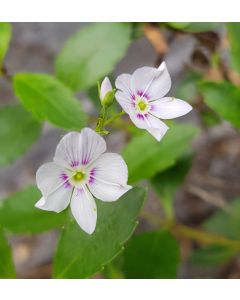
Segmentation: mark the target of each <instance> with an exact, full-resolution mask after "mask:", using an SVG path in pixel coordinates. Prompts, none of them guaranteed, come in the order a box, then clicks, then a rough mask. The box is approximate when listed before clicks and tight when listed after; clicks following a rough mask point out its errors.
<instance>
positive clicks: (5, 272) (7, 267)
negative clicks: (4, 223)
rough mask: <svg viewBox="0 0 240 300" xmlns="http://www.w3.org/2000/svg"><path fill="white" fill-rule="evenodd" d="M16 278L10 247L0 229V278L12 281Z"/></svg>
mask: <svg viewBox="0 0 240 300" xmlns="http://www.w3.org/2000/svg"><path fill="white" fill-rule="evenodd" d="M15 277H16V273H15V269H14V265H13V260H12V253H11V248H10V245H9V243H8V241H7V239H6V237H5V235H4V232H3V230H2V229H1V228H0V278H1V279H13V278H15Z"/></svg>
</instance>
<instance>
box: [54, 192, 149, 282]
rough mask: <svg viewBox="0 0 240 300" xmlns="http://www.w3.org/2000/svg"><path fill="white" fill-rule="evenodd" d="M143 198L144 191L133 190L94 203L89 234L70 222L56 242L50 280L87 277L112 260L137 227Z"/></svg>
mask: <svg viewBox="0 0 240 300" xmlns="http://www.w3.org/2000/svg"><path fill="white" fill-rule="evenodd" d="M144 198H145V190H144V189H142V188H133V189H132V190H130V191H129V192H128V193H127V194H125V195H124V196H122V197H121V198H120V199H119V200H118V201H116V202H112V203H106V202H102V201H97V209H98V220H97V227H96V230H95V232H94V233H93V234H92V235H88V234H86V233H85V232H83V231H82V230H81V229H80V227H79V226H78V225H77V224H76V223H75V222H73V223H71V224H70V225H69V227H67V228H66V230H64V231H63V232H62V236H61V238H60V241H59V245H58V249H57V253H56V256H55V260H54V277H55V278H87V277H90V276H92V275H94V274H95V273H96V272H98V271H100V270H101V269H102V268H103V267H104V265H105V264H107V263H109V262H110V261H111V260H112V259H113V258H114V257H116V255H118V254H119V253H120V252H121V251H122V247H123V244H124V243H125V242H126V241H127V240H128V239H129V237H130V236H131V235H132V233H133V231H134V229H135V227H136V225H137V223H136V218H137V215H138V213H139V211H140V209H141V207H142V205H143V202H144Z"/></svg>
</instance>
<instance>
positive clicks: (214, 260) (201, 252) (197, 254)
mask: <svg viewBox="0 0 240 300" xmlns="http://www.w3.org/2000/svg"><path fill="white" fill-rule="evenodd" d="M236 253H237V252H236V250H233V249H230V248H226V247H222V246H207V247H204V248H200V249H197V250H195V251H194V252H193V253H192V255H191V256H190V260H189V262H190V263H192V264H195V265H204V266H218V265H221V264H223V263H225V262H227V261H228V260H229V259H230V258H231V257H232V256H234V255H236Z"/></svg>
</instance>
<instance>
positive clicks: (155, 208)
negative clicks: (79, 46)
mask: <svg viewBox="0 0 240 300" xmlns="http://www.w3.org/2000/svg"><path fill="white" fill-rule="evenodd" d="M179 24H180V23H169V24H163V23H162V24H161V23H160V24H137V23H135V24H133V26H134V31H133V42H132V43H131V46H130V47H129V49H128V51H127V53H126V55H125V57H124V58H123V59H122V60H121V61H120V62H119V63H118V64H117V65H116V68H115V70H114V72H113V74H112V75H111V76H112V78H116V76H117V75H119V74H121V73H132V72H133V71H134V70H135V69H136V68H139V67H141V66H158V65H159V63H160V62H161V61H163V60H165V61H166V64H167V67H168V69H169V72H170V74H171V77H172V82H173V86H172V89H171V95H174V96H176V97H179V98H181V99H183V100H186V101H189V102H190V103H191V104H192V105H193V107H194V110H193V111H192V112H191V113H190V114H189V115H187V116H185V117H182V118H180V120H179V122H188V123H190V124H194V125H196V126H198V127H199V128H200V129H201V133H200V134H199V135H198V137H197V138H196V139H195V140H194V142H193V148H194V151H195V153H196V155H195V156H194V159H193V163H192V165H191V168H190V170H189V172H188V173H187V175H186V177H185V178H184V180H183V183H182V185H181V186H180V188H178V190H177V193H176V194H175V196H174V211H175V215H176V219H177V221H178V222H179V223H181V224H185V225H187V226H190V227H192V228H199V227H200V226H201V225H202V224H203V223H204V222H205V221H206V220H207V219H208V218H209V217H211V216H212V215H213V214H214V213H216V211H218V210H219V209H222V208H224V207H226V205H227V204H228V203H229V202H231V201H232V200H233V199H235V198H237V197H238V196H239V195H240V184H239V182H240V135H239V132H238V131H237V130H236V129H235V128H234V127H233V126H232V125H231V124H230V123H229V122H227V121H224V120H222V119H220V118H219V117H218V116H217V115H216V114H215V113H214V112H213V111H212V110H211V109H209V108H208V107H207V106H206V104H204V102H203V99H202V95H201V94H200V93H199V91H198V90H197V81H198V80H199V79H200V78H202V79H207V80H211V81H214V82H218V81H221V80H223V79H225V80H227V81H229V82H231V83H232V84H234V85H236V86H238V85H239V84H240V76H239V75H238V74H237V73H236V72H235V71H233V70H232V68H231V67H230V50H229V49H230V46H229V38H228V36H227V30H226V26H225V24H223V23H200V25H199V28H197V25H195V27H194V26H193V28H190V27H189V26H187V25H186V26H185V27H184V26H183V23H181V24H182V25H181V24H180V25H179ZM187 24H189V23H187ZM191 24H194V23H191ZM86 25H87V24H85V23H13V24H12V29H13V36H12V40H11V43H10V48H9V51H8V54H7V57H6V60H5V66H6V68H7V72H8V73H9V74H14V73H16V72H22V71H30V72H44V73H53V72H54V59H55V57H56V55H57V54H58V53H59V51H60V50H61V49H62V48H63V46H64V43H65V42H66V40H67V39H68V38H69V37H70V36H71V35H73V34H74V33H75V32H77V31H79V30H80V29H81V28H82V27H84V26H86ZM216 62H217V63H216ZM78 97H79V99H81V102H82V103H83V107H84V110H85V111H86V112H87V113H88V114H89V115H91V116H96V114H97V110H96V108H95V105H94V101H93V100H92V99H91V93H87V92H86V93H79V94H78ZM16 102H17V100H16V98H15V96H14V94H13V92H12V87H11V83H10V82H9V81H8V79H7V78H6V77H1V78H0V104H1V105H6V104H10V103H16ZM63 133H64V131H63V130H61V129H57V128H54V127H53V126H51V125H50V124H48V123H47V124H44V128H43V132H42V135H41V138H40V139H39V140H38V141H37V142H36V143H35V144H34V145H33V146H32V147H31V148H30V150H29V151H28V152H27V153H26V154H25V155H23V156H22V157H21V158H19V159H18V160H17V161H16V162H14V163H13V164H11V165H10V166H7V167H1V168H0V198H1V199H4V198H5V197H7V196H8V195H9V194H11V193H13V192H16V191H18V190H21V189H23V188H24V187H25V186H28V185H29V184H35V173H36V170H37V169H38V168H39V166H40V165H42V164H43V163H44V162H48V161H51V160H52V158H53V155H54V152H55V147H56V145H57V143H58V141H59V140H60V138H61V136H62V135H63ZM107 143H108V149H109V150H110V151H114V152H120V151H121V149H122V148H123V145H124V144H125V143H126V137H125V134H124V133H123V132H121V131H117V130H116V131H115V132H114V134H111V135H110V136H108V137H107ZM0 144H1V142H0ZM0 147H1V145H0ZM144 211H145V212H151V213H152V212H153V213H154V214H155V215H156V216H161V215H162V214H163V211H162V206H161V203H160V201H159V199H158V196H157V194H156V192H155V191H154V189H153V188H150V189H149V193H148V199H147V201H146V202H145V207H144ZM238 221H239V222H238V223H236V224H235V225H234V226H236V227H237V226H238V228H239V231H238V232H239V233H240V217H239V219H238ZM219 226H221V225H219ZM154 228H155V227H154V224H150V223H149V222H148V221H147V220H146V218H144V216H142V217H140V224H139V226H138V228H137V232H142V231H145V230H148V229H154ZM57 238H58V232H57V231H50V232H47V233H44V234H38V235H34V236H33V235H32V236H31V235H17V236H15V235H14V236H12V235H11V236H9V239H10V243H11V245H12V249H13V257H14V262H15V266H16V270H17V276H18V278H50V277H51V269H52V257H53V254H54V249H55V246H56V242H57ZM239 238H240V235H239ZM179 239H180V245H181V258H182V259H181V264H180V266H179V268H178V276H177V277H178V278H240V257H239V256H238V255H237V254H236V253H235V254H234V255H230V256H229V257H228V258H227V259H225V260H224V259H223V260H221V259H219V260H217V259H218V258H219V255H220V256H221V253H220V254H219V252H218V251H216V252H215V250H214V249H210V250H209V251H208V250H207V251H206V253H202V252H201V253H200V254H199V253H197V254H196V255H195V256H194V257H192V253H193V252H194V251H196V250H198V249H199V248H201V246H202V244H201V243H199V241H196V240H195V239H192V238H187V237H186V238H183V237H180V238H179ZM214 260H215V263H214ZM216 260H217V262H216ZM108 276H109V274H106V273H105V274H104V273H102V274H98V275H96V278H104V277H108ZM111 276H112V277H113V275H111Z"/></svg>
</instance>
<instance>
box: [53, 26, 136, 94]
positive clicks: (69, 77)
mask: <svg viewBox="0 0 240 300" xmlns="http://www.w3.org/2000/svg"><path fill="white" fill-rule="evenodd" d="M131 29H132V27H131V24H130V23H94V24H91V25H88V26H86V27H84V28H83V29H81V30H80V31H79V32H78V33H76V34H75V35H74V36H72V37H71V38H70V39H69V40H68V41H67V43H66V44H65V46H64V48H63V50H62V51H61V53H60V54H59V56H58V57H57V60H56V74H57V77H58V78H59V79H60V80H62V81H63V82H64V83H65V84H67V85H68V86H69V87H71V88H72V89H73V90H74V91H80V90H85V89H88V88H90V87H91V86H93V85H94V84H96V83H97V81H98V80H99V79H100V78H101V77H103V76H106V75H107V74H109V73H111V72H112V70H113V69H114V67H115V65H116V64H117V63H118V62H119V61H120V60H121V59H122V58H123V56H124V55H125V53H126V51H127V48H128V46H129V45H130V42H131V31H132V30H131Z"/></svg>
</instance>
